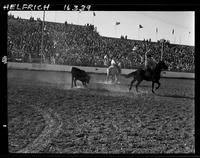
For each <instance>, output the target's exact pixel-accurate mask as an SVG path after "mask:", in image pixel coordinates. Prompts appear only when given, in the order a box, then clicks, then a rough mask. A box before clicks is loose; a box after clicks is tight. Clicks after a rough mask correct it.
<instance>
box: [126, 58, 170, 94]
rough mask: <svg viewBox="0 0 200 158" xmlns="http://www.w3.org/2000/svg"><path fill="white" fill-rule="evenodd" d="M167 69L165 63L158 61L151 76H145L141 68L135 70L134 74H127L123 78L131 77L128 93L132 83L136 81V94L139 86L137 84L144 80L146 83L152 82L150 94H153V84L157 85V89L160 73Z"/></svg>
mask: <svg viewBox="0 0 200 158" xmlns="http://www.w3.org/2000/svg"><path fill="white" fill-rule="evenodd" d="M167 69H168V67H167V65H166V64H165V62H164V61H160V62H159V63H158V64H156V67H155V69H154V70H153V71H152V74H149V75H147V73H146V72H145V70H143V69H142V68H140V69H137V70H136V71H134V72H131V73H130V74H128V75H126V76H125V77H126V78H129V77H133V80H132V81H131V84H130V88H129V91H130V90H131V88H132V86H133V83H134V82H135V81H137V84H136V86H135V87H136V91H137V92H138V86H139V84H140V83H141V82H142V81H143V80H146V81H152V92H153V93H154V84H155V83H157V84H158V86H157V87H156V89H158V88H159V87H160V82H159V80H160V74H161V71H162V70H167Z"/></svg>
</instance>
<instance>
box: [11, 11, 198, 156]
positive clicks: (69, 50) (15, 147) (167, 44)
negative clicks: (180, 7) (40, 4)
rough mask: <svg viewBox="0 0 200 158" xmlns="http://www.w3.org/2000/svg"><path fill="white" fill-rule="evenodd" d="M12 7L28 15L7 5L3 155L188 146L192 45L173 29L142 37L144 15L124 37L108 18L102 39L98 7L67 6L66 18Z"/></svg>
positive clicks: (191, 138) (191, 144)
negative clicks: (5, 139) (85, 19)
mask: <svg viewBox="0 0 200 158" xmlns="http://www.w3.org/2000/svg"><path fill="white" fill-rule="evenodd" d="M16 12H17V13H21V15H26V16H28V14H29V12H25V11H24V12H23V11H11V12H8V31H7V40H8V42H7V61H8V63H7V84H8V88H7V91H8V96H7V98H8V102H7V105H8V149H9V153H45V154H75V153H78V154H83V153H84V154H85V153H87V154H161V153H162V154H163V153H164V154H168V153H173V154H174V153H175V154H177V153H178V154H182V153H195V127H194V125H195V120H194V118H195V117H194V105H195V104H194V100H195V97H194V96H195V92H194V86H195V81H194V79H195V74H194V72H195V63H194V62H195V61H194V60H195V46H194V45H190V44H185V43H184V39H187V38H186V37H183V36H182V37H181V36H178V35H177V32H178V31H179V30H178V29H177V28H175V26H174V28H172V29H170V30H169V32H168V33H167V34H168V36H167V37H169V38H167V37H164V35H163V36H162V35H161V32H162V31H163V30H164V31H165V29H164V28H163V30H162V28H161V26H160V27H159V26H155V28H154V30H153V31H152V38H148V39H147V38H146V34H147V32H148V33H150V31H145V29H148V25H147V24H146V23H145V19H144V23H142V21H140V22H141V23H136V22H135V28H136V29H134V28H132V29H130V30H131V31H132V32H135V33H136V36H135V38H134V37H133V38H132V37H130V38H129V35H126V34H125V33H123V31H124V32H125V31H126V29H124V28H123V26H124V25H126V24H123V22H124V21H125V20H124V21H123V20H120V19H117V20H115V19H114V20H113V19H110V21H112V20H113V21H115V22H113V23H112V25H113V33H115V35H116V37H113V36H112V37H111V36H106V35H103V33H101V27H103V26H102V25H98V24H99V23H100V22H99V23H98V16H99V17H100V14H105V15H106V14H107V16H109V14H111V13H109V12H106V11H103V12H98V11H90V12H87V13H82V12H81V13H80V12H73V13H71V14H74V17H75V18H74V22H70V21H67V19H68V16H67V13H66V12H65V13H66V15H65V16H66V17H65V20H66V21H63V22H58V18H59V17H61V16H63V15H58V13H57V12H56V11H51V12H52V15H55V16H53V18H52V19H53V20H52V21H50V20H48V14H50V13H49V11H40V12H37V13H40V17H37V16H36V13H35V14H34V12H36V11H30V12H31V13H30V15H29V17H28V18H23V16H21V17H20V16H18V15H17V13H16ZM190 13H191V12H190ZM63 14H64V13H63ZM71 14H70V15H71ZM81 14H82V15H81ZM83 14H84V15H83ZM87 14H88V17H89V21H88V22H85V23H84V22H82V23H81V16H87ZM117 14H123V13H122V12H117V11H116V15H117ZM154 14H156V12H155V13H154ZM166 14H167V13H166ZM138 16H139V14H138ZM143 17H144V18H148V17H147V16H143ZM175 17H176V16H174V18H175ZM126 18H127V20H128V21H130V20H131V18H130V19H128V18H129V17H128V16H127V17H124V19H126ZM103 20H105V25H107V24H106V23H107V22H109V21H106V16H105V17H104V19H103ZM132 20H133V22H134V20H135V21H136V20H137V19H134V18H133V19H132ZM140 20H141V19H140ZM166 21H167V20H166ZM177 21H178V20H177ZM75 23H76V24H75ZM83 23H84V24H83ZM162 23H163V25H164V24H166V25H170V24H169V23H168V24H167V23H164V21H162ZM149 25H150V23H149ZM120 27H121V28H120ZM133 27H134V26H133ZM163 27H164V26H163ZM130 28H131V27H130ZM104 29H105V30H106V28H104ZM107 29H109V28H108V27H107ZM127 30H128V29H127ZM131 31H130V32H131ZM186 31H187V30H186ZM193 33H194V30H192V31H191V30H189V31H188V34H187V36H188V38H189V36H192V34H193ZM176 35H177V36H176Z"/></svg>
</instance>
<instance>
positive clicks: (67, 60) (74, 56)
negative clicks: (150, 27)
mask: <svg viewBox="0 0 200 158" xmlns="http://www.w3.org/2000/svg"><path fill="white" fill-rule="evenodd" d="M41 38H42V21H41V20H40V19H34V18H33V17H31V18H30V19H28V20H27V19H21V18H19V17H18V18H15V17H14V16H13V15H9V16H8V39H7V40H8V43H7V53H8V61H15V62H32V63H34V62H45V63H48V64H61V65H77V66H98V67H105V65H104V56H105V55H107V56H108V58H109V59H112V58H115V59H116V60H118V61H120V62H121V66H122V68H126V69H131V68H137V67H140V66H142V65H144V54H145V52H146V51H147V49H150V50H151V53H152V56H153V57H154V58H155V59H156V60H159V59H160V56H161V49H162V48H163V60H165V62H166V63H167V64H168V66H169V69H170V71H181V72H194V70H195V64H194V62H195V61H194V59H195V53H194V46H187V45H175V44H170V41H167V40H164V41H163V40H162V42H161V40H159V41H157V42H152V41H151V39H149V40H143V41H140V40H132V39H128V38H127V36H125V37H123V36H121V38H111V37H104V36H101V35H100V34H99V33H98V32H97V29H96V28H95V27H94V26H93V25H90V24H86V25H85V26H83V25H74V24H68V23H67V22H65V23H54V22H45V26H44V31H43V38H44V40H43V41H44V42H43V49H42V50H43V52H42V53H41ZM163 43H164V44H163ZM162 45H163V47H162Z"/></svg>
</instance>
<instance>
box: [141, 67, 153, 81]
mask: <svg viewBox="0 0 200 158" xmlns="http://www.w3.org/2000/svg"><path fill="white" fill-rule="evenodd" d="M143 70H144V77H145V79H146V80H151V79H153V76H154V71H153V70H151V69H150V68H147V69H143Z"/></svg>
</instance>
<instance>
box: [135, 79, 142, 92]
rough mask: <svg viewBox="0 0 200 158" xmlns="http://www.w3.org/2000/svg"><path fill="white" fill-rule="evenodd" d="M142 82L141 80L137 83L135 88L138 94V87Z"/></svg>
mask: <svg viewBox="0 0 200 158" xmlns="http://www.w3.org/2000/svg"><path fill="white" fill-rule="evenodd" d="M141 82H142V80H139V81H138V82H137V84H136V85H135V88H136V92H138V86H139V84H140V83H141Z"/></svg>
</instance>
